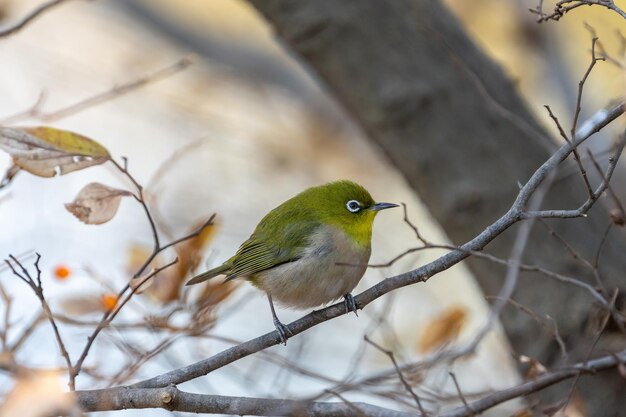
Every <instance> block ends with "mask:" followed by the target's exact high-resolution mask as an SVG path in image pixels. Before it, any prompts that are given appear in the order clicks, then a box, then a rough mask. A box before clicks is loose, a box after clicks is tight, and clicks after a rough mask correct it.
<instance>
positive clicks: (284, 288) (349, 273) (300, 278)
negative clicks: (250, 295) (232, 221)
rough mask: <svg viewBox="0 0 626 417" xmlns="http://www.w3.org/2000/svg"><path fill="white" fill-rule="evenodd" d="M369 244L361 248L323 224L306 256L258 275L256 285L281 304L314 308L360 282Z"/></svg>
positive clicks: (342, 293) (368, 251) (368, 254)
mask: <svg viewBox="0 0 626 417" xmlns="http://www.w3.org/2000/svg"><path fill="white" fill-rule="evenodd" d="M370 252H371V250H370V247H369V246H368V247H365V248H364V247H358V246H356V245H355V244H354V243H353V242H352V241H350V240H349V239H348V238H347V237H346V235H345V234H344V233H343V232H341V231H339V230H338V229H335V228H333V227H321V228H320V229H318V231H317V232H316V233H315V235H314V236H313V237H312V238H311V246H310V247H309V248H308V249H307V250H306V252H305V254H304V256H302V257H301V258H300V259H298V260H297V261H294V262H289V263H286V264H283V265H279V266H277V267H274V268H272V269H268V270H267V271H263V272H260V273H257V274H255V277H254V278H255V279H254V284H255V285H256V286H257V287H259V288H260V289H262V290H263V291H265V292H267V293H268V294H270V295H271V296H272V299H273V300H274V301H276V302H278V303H279V304H281V305H284V306H286V307H292V308H299V309H305V308H312V307H316V306H319V305H323V304H326V303H329V302H331V301H334V300H337V299H339V298H341V297H343V296H344V295H346V294H348V293H350V292H351V291H352V290H353V289H354V287H356V285H357V284H358V283H359V281H360V280H361V278H362V277H363V274H364V273H365V270H366V269H367V262H368V261H369V257H370Z"/></svg>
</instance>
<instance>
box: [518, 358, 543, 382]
mask: <svg viewBox="0 0 626 417" xmlns="http://www.w3.org/2000/svg"><path fill="white" fill-rule="evenodd" d="M519 361H520V362H521V363H527V364H528V372H527V373H526V378H528V379H535V378H537V377H538V376H539V375H541V374H543V373H545V372H547V369H546V367H545V366H544V365H543V364H542V363H541V362H539V361H538V360H537V359H535V358H531V357H529V356H526V355H521V356H520V357H519Z"/></svg>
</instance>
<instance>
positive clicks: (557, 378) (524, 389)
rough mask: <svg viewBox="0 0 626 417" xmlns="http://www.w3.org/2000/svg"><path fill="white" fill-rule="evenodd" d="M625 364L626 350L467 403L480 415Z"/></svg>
mask: <svg viewBox="0 0 626 417" xmlns="http://www.w3.org/2000/svg"><path fill="white" fill-rule="evenodd" d="M620 362H621V363H626V350H624V351H622V352H620V353H618V354H616V355H607V356H603V357H601V358H598V359H594V360H591V361H585V362H581V363H578V364H576V365H574V366H571V367H569V368H564V369H558V370H554V371H550V372H547V373H545V374H542V375H539V376H538V377H537V378H535V379H533V380H532V381H528V382H525V383H523V384H520V385H518V386H516V387H513V388H507V389H504V390H501V391H496V392H494V393H493V394H490V395H488V396H486V397H484V398H481V399H479V400H476V401H474V402H471V403H469V406H470V407H471V410H472V411H473V412H474V413H482V412H483V411H485V410H488V409H490V408H493V407H495V406H496V405H498V404H501V403H503V402H506V401H509V400H511V399H513V398H518V397H523V396H525V395H528V394H532V393H533V392H537V391H540V390H542V389H544V388H546V387H549V386H551V385H554V384H557V383H559V382H561V381H563V380H566V379H569V378H573V377H575V376H576V375H579V374H580V372H598V371H604V370H607V369H611V368H614V367H615V366H617V365H618V364H619V363H620ZM471 415H472V413H471V412H469V413H468V410H467V408H466V407H465V406H463V407H459V408H456V409H454V410H452V411H450V412H448V413H443V414H442V415H441V417H469V416H471Z"/></svg>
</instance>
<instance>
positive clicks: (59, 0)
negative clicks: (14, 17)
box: [0, 0, 71, 38]
mask: <svg viewBox="0 0 626 417" xmlns="http://www.w3.org/2000/svg"><path fill="white" fill-rule="evenodd" d="M69 1H71V0H49V1H47V2H45V3H42V4H40V5H39V6H37V7H36V8H34V9H33V10H31V11H30V12H29V13H27V14H26V15H25V16H24V17H22V18H21V19H20V20H19V21H18V22H16V23H14V24H12V25H10V26H8V27H6V28H1V29H0V38H4V37H6V36H9V35H12V34H14V33H16V32H18V31H20V30H22V29H23V28H24V27H25V26H26V25H28V24H29V23H31V22H32V21H33V20H35V19H36V18H38V17H39V16H41V15H43V14H44V13H46V12H47V11H49V10H50V9H52V8H54V7H56V6H59V5H61V4H63V3H67V2H69Z"/></svg>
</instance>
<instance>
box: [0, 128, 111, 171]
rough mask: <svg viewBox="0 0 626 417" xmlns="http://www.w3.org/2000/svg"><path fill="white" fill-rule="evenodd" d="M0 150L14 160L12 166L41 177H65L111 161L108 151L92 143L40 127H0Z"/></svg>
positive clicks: (67, 133)
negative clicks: (64, 175) (70, 173)
mask: <svg viewBox="0 0 626 417" xmlns="http://www.w3.org/2000/svg"><path fill="white" fill-rule="evenodd" d="M0 149H3V150H4V151H6V152H8V153H9V155H11V156H12V157H13V163H14V164H15V165H17V166H19V167H20V168H22V169H24V170H25V171H28V172H30V173H31V174H34V175H38V176H40V177H54V176H55V175H57V174H59V175H63V174H67V173H68V172H72V171H76V170H79V169H83V168H87V167H90V166H93V165H99V164H102V163H104V162H106V161H107V160H109V159H110V155H109V151H108V150H107V149H106V148H105V147H104V146H102V145H100V144H99V143H98V142H96V141H94V140H91V139H89V138H87V137H85V136H82V135H79V134H77V133H73V132H69V131H66V130H59V129H54V128H51V127H43V126H42V127H26V128H9V127H2V126H0Z"/></svg>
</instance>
